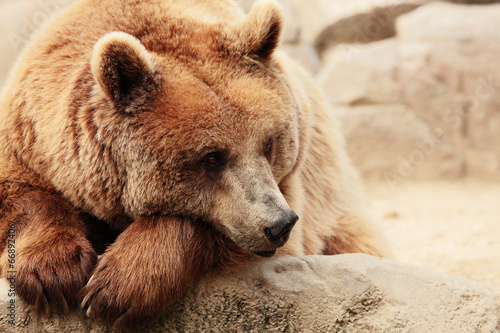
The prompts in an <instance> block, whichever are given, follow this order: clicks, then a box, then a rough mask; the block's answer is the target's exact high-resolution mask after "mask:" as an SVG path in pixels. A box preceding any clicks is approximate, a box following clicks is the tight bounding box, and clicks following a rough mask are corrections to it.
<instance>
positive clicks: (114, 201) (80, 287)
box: [0, 0, 384, 330]
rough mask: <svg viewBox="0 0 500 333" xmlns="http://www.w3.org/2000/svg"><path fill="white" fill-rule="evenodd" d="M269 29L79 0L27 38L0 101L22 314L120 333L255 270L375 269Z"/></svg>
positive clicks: (334, 137)
mask: <svg viewBox="0 0 500 333" xmlns="http://www.w3.org/2000/svg"><path fill="white" fill-rule="evenodd" d="M281 26H282V19H281V13H280V9H279V6H277V5H276V4H275V3H274V2H272V1H260V2H258V3H257V4H256V5H255V6H254V8H253V9H252V11H251V13H250V14H249V15H248V16H247V17H245V16H244V15H243V14H242V12H241V10H240V9H238V7H236V6H235V5H234V3H233V2H232V0H205V1H197V0H147V1H138V0H102V1H98V0H82V1H80V2H78V3H77V4H75V5H74V6H72V7H71V8H69V9H68V10H66V11H65V12H63V13H61V14H60V15H59V16H58V17H56V18H55V19H54V20H53V21H52V22H51V23H49V24H48V25H47V26H46V27H44V29H42V30H41V31H40V32H38V34H37V35H36V36H35V37H34V39H33V41H32V42H31V43H30V45H28V47H27V48H26V50H25V51H24V53H23V55H22V56H21V57H20V59H19V61H18V63H17V65H16V67H15V69H14V71H13V73H12V76H11V78H10V80H9V82H8V84H7V87H6V89H5V91H4V93H3V94H2V96H1V98H0V233H1V234H0V236H1V239H0V246H1V249H0V251H2V252H1V255H0V271H1V272H2V274H4V275H5V274H6V272H7V271H8V270H9V268H10V266H9V261H8V259H9V256H8V254H9V253H8V252H7V240H8V238H9V237H11V236H9V232H10V235H12V232H11V231H10V230H11V228H14V229H15V235H14V236H13V237H15V270H17V272H18V276H17V280H16V282H17V286H16V291H17V293H18V294H19V295H20V296H21V298H22V299H24V300H25V301H26V302H27V303H28V304H30V305H32V307H33V308H34V309H35V310H36V311H37V312H39V313H45V314H48V313H50V311H66V310H67V309H69V308H71V307H72V306H74V305H75V304H76V303H77V302H78V301H82V307H83V308H84V311H85V312H86V313H87V314H88V315H89V316H91V317H94V318H98V319H100V320H103V321H105V322H106V323H108V324H110V325H114V326H115V327H118V328H123V329H126V330H134V329H136V328H137V327H140V326H141V325H144V324H147V323H148V321H149V320H152V319H154V318H157V317H158V316H159V315H160V314H161V312H162V311H163V310H164V309H165V307H166V306H168V305H169V304H171V303H172V302H173V301H174V300H175V299H177V298H178V297H180V296H181V295H182V294H183V292H184V291H185V290H186V288H187V287H188V286H189V285H190V284H191V283H192V282H193V281H195V280H196V279H198V278H200V277H202V276H204V275H206V274H210V273H211V272H217V271H218V270H220V269H230V268H236V267H239V266H241V265H246V264H248V263H250V262H252V261H254V260H257V258H258V257H257V256H256V255H255V254H258V255H261V256H270V255H272V254H274V253H275V251H276V250H277V253H278V254H289V255H295V256H300V255H306V254H339V253H350V252H363V253H368V254H372V255H378V256H382V255H383V254H384V252H383V249H382V246H381V241H380V237H379V235H378V233H377V231H376V230H375V228H374V227H373V226H372V224H371V218H370V215H369V214H368V213H367V212H366V210H365V206H366V205H365V202H364V199H363V195H362V191H361V188H360V186H359V180H358V176H357V174H356V172H355V170H354V169H353V167H352V166H351V164H350V161H349V158H348V157H347V155H346V152H345V149H344V142H343V138H342V135H341V131H340V128H339V124H338V123H337V121H336V120H335V119H333V118H332V117H331V115H330V112H329V110H328V106H327V104H326V102H325V98H324V97H323V96H322V94H321V93H320V92H319V91H318V90H317V88H316V87H315V84H314V82H313V81H312V79H311V78H310V76H309V75H308V74H307V73H305V72H304V71H303V70H302V69H301V68H300V67H299V66H298V65H297V64H295V63H294V62H293V61H291V60H290V59H289V58H287V57H286V56H284V55H283V54H281V53H280V52H279V51H277V50H276V47H277V44H278V41H279V34H280V31H281ZM297 215H298V216H299V217H300V219H299V220H298V222H297V220H296V216H297ZM292 227H293V231H292V232H291V234H290V233H289V231H290V230H291V228H292ZM117 234H119V236H118V237H117V238H116V240H115V236H116V235H117ZM278 236H279V237H278ZM108 244H111V245H110V246H107V245H108ZM106 247H107V250H106V251H105V252H104V254H103V255H102V257H101V258H100V259H99V261H97V252H102V251H103V250H104V249H105V248H106Z"/></svg>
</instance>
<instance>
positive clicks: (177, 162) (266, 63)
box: [91, 1, 300, 256]
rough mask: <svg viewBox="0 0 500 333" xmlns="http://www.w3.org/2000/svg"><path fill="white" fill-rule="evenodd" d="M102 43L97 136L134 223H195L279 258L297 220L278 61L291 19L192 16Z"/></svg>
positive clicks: (295, 147) (285, 94)
mask: <svg viewBox="0 0 500 333" xmlns="http://www.w3.org/2000/svg"><path fill="white" fill-rule="evenodd" d="M150 30H151V31H153V32H154V33H149V34H144V35H143V36H142V37H139V38H136V37H134V36H132V35H130V34H127V33H125V32H112V33H109V34H107V35H105V36H103V37H102V38H101V39H100V40H99V41H98V42H97V43H96V44H95V46H94V50H93V54H92V62H91V68H92V73H93V76H94V79H95V82H96V83H95V86H94V88H93V92H92V94H93V97H92V98H93V99H94V100H97V101H99V107H98V108H96V109H95V115H94V118H95V119H96V122H97V124H98V126H97V127H98V129H97V133H98V134H97V135H98V136H99V138H100V140H101V142H102V144H103V145H105V146H107V147H109V149H110V151H111V153H112V155H113V156H114V160H115V163H116V165H115V166H113V168H116V169H117V170H118V172H117V174H120V175H121V177H122V178H123V179H122V180H121V181H122V183H123V193H122V194H121V198H120V201H121V204H122V205H123V207H124V210H125V212H126V213H127V214H128V215H129V216H131V217H133V218H137V217H138V216H143V215H153V214H165V215H174V216H187V217H189V218H191V219H202V220H204V221H207V223H211V224H213V226H214V227H215V228H217V229H218V230H220V231H221V232H223V233H224V234H226V235H227V236H228V237H229V238H231V239H232V240H233V241H234V242H235V243H236V244H238V245H239V246H241V247H243V248H245V249H247V250H249V251H252V252H254V253H256V254H259V255H261V256H271V255H273V254H274V253H275V251H276V249H277V248H278V247H280V246H282V245H283V244H284V243H285V242H286V241H287V239H288V237H289V234H290V231H291V229H292V228H293V226H294V224H295V222H296V221H297V219H298V217H297V215H296V214H295V213H294V212H293V211H292V210H291V209H290V207H289V205H288V204H287V201H286V200H285V198H284V196H283V194H282V192H281V190H280V184H282V182H283V181H284V180H285V179H286V177H289V176H290V175H291V174H292V172H293V171H294V170H295V168H296V166H297V160H298V155H299V145H300V142H299V140H298V132H299V120H298V117H299V116H298V114H299V112H298V107H299V106H298V105H297V102H296V99H295V98H294V96H293V93H292V91H291V90H290V89H289V88H288V83H287V81H286V80H285V79H284V77H285V76H284V73H283V69H282V68H281V66H280V62H279V61H277V60H276V59H275V55H274V54H273V53H274V49H275V48H276V46H277V43H278V39H279V34H280V30H281V12H280V10H279V8H278V7H277V6H276V5H275V4H274V3H273V2H269V1H267V2H260V3H257V4H256V5H255V6H254V8H253V9H252V11H251V13H250V14H249V16H248V17H247V18H246V19H245V20H243V21H242V22H240V23H238V24H233V25H229V24H228V25H227V26H224V25H222V24H211V25H210V24H201V23H199V22H198V23H197V22H195V21H190V20H189V19H187V18H186V19H182V20H172V21H171V22H164V23H163V26H162V27H157V26H153V27H150Z"/></svg>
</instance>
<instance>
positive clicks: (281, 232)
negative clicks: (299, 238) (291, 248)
mask: <svg viewBox="0 0 500 333" xmlns="http://www.w3.org/2000/svg"><path fill="white" fill-rule="evenodd" d="M298 219H299V217H298V216H297V214H295V212H294V211H293V210H289V211H287V212H286V213H285V214H283V216H282V217H281V218H280V219H279V220H278V221H276V222H275V223H274V225H273V226H272V227H270V228H264V234H265V235H266V237H267V239H269V241H270V242H271V243H273V244H275V245H277V246H283V244H285V243H286V241H287V240H288V237H290V232H291V231H292V229H293V226H294V225H295V223H296V222H297V220H298Z"/></svg>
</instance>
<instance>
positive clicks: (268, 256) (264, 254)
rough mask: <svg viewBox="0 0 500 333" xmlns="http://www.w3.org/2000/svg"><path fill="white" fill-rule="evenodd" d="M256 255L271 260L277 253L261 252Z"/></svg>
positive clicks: (272, 251)
mask: <svg viewBox="0 0 500 333" xmlns="http://www.w3.org/2000/svg"><path fill="white" fill-rule="evenodd" d="M254 253H255V254H256V255H258V256H261V257H264V258H270V257H272V256H274V254H275V253H276V250H271V251H259V252H254Z"/></svg>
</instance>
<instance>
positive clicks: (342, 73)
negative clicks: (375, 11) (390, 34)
mask: <svg viewBox="0 0 500 333" xmlns="http://www.w3.org/2000/svg"><path fill="white" fill-rule="evenodd" d="M396 51H397V42H396V40H395V39H388V40H384V41H380V42H374V43H370V44H368V45H364V46H363V45H339V46H338V47H336V48H333V49H332V50H330V52H329V54H328V55H327V56H326V57H325V61H324V63H325V65H324V66H323V68H322V69H321V70H320V71H319V73H318V74H317V76H316V79H317V82H318V83H319V84H320V86H321V88H323V91H324V92H325V93H326V96H327V98H328V100H329V101H330V103H331V104H332V105H359V104H373V103H396V102H398V101H400V100H401V91H400V87H399V83H398V82H397V81H396V70H397V65H398V61H397V54H396Z"/></svg>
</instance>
